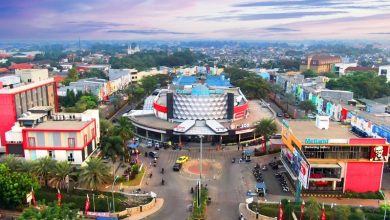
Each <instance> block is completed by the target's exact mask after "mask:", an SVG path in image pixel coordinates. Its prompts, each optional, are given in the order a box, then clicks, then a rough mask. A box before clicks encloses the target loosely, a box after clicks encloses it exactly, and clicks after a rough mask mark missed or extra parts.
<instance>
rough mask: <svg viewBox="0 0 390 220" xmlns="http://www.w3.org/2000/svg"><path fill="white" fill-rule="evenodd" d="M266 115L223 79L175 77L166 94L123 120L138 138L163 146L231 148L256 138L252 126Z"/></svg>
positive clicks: (157, 94)
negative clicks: (205, 144) (200, 144)
mask: <svg viewBox="0 0 390 220" xmlns="http://www.w3.org/2000/svg"><path fill="white" fill-rule="evenodd" d="M265 111H266V110H265V109H263V108H262V107H261V106H260V103H259V101H250V100H247V99H246V98H245V95H244V94H243V93H242V92H241V90H240V88H237V87H234V86H232V85H231V84H230V82H229V79H227V78H225V75H224V74H223V73H219V74H207V73H205V74H201V73H197V74H195V75H186V74H180V75H179V76H178V77H177V78H176V79H175V80H173V82H172V84H170V85H169V86H168V88H167V89H162V90H159V91H156V92H155V93H154V95H152V96H150V97H148V98H147V99H146V100H145V104H144V109H143V110H133V111H131V112H129V113H127V114H125V115H124V116H127V117H129V119H130V120H131V122H132V123H133V124H134V126H135V127H136V133H137V135H138V136H140V137H143V138H146V139H149V140H154V141H159V142H165V143H169V142H170V143H183V142H192V141H195V142H197V141H199V139H200V136H202V137H203V142H210V143H214V144H217V145H218V144H231V143H234V144H236V143H239V142H241V143H242V142H244V141H248V140H253V139H256V138H259V137H257V136H256V135H255V134H254V126H255V123H256V122H258V121H259V120H261V119H262V118H264V117H270V114H269V113H268V115H266V114H263V112H265Z"/></svg>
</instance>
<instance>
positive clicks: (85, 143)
mask: <svg viewBox="0 0 390 220" xmlns="http://www.w3.org/2000/svg"><path fill="white" fill-rule="evenodd" d="M84 145H87V135H86V134H84Z"/></svg>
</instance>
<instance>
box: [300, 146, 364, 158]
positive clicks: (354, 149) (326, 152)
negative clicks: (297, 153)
mask: <svg viewBox="0 0 390 220" xmlns="http://www.w3.org/2000/svg"><path fill="white" fill-rule="evenodd" d="M302 151H303V153H304V154H305V156H306V158H313V159H352V160H358V159H370V147H369V146H303V147H302Z"/></svg>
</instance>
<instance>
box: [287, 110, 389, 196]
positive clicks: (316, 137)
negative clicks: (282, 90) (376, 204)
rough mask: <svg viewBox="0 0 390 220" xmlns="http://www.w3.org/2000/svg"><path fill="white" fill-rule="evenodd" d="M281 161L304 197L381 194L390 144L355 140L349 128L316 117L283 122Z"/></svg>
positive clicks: (370, 139) (369, 140)
mask: <svg viewBox="0 0 390 220" xmlns="http://www.w3.org/2000/svg"><path fill="white" fill-rule="evenodd" d="M282 140H283V142H284V144H285V145H286V146H285V147H282V150H281V155H280V157H281V161H282V163H283V165H284V167H285V169H286V170H287V173H288V177H289V179H290V180H291V182H292V184H294V185H296V184H297V183H298V181H300V182H301V183H302V186H303V188H302V194H303V195H310V194H317V193H324V194H335V195H337V194H341V193H344V192H346V191H353V192H368V191H374V192H376V191H379V190H380V189H381V182H382V176H383V168H384V164H385V163H386V162H387V161H388V151H389V150H388V148H389V143H387V142H386V139H384V138H362V137H358V136H356V134H355V133H353V132H352V131H351V129H350V126H348V125H342V124H341V123H339V122H333V121H330V120H329V116H317V118H316V120H310V121H307V120H306V121H299V120H288V121H287V120H284V121H283V128H282Z"/></svg>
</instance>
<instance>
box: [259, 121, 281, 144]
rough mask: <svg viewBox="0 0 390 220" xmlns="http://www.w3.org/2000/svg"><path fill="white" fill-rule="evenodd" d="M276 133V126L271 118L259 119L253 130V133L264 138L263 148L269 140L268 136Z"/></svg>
mask: <svg viewBox="0 0 390 220" xmlns="http://www.w3.org/2000/svg"><path fill="white" fill-rule="evenodd" d="M277 131H278V128H277V126H276V123H275V121H274V120H273V119H271V118H265V119H261V120H260V121H259V122H258V123H257V125H256V128H255V133H257V134H260V135H261V136H263V137H264V141H265V143H266V145H265V146H267V141H268V140H269V138H270V136H271V135H273V134H275V133H276V132H277Z"/></svg>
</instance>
